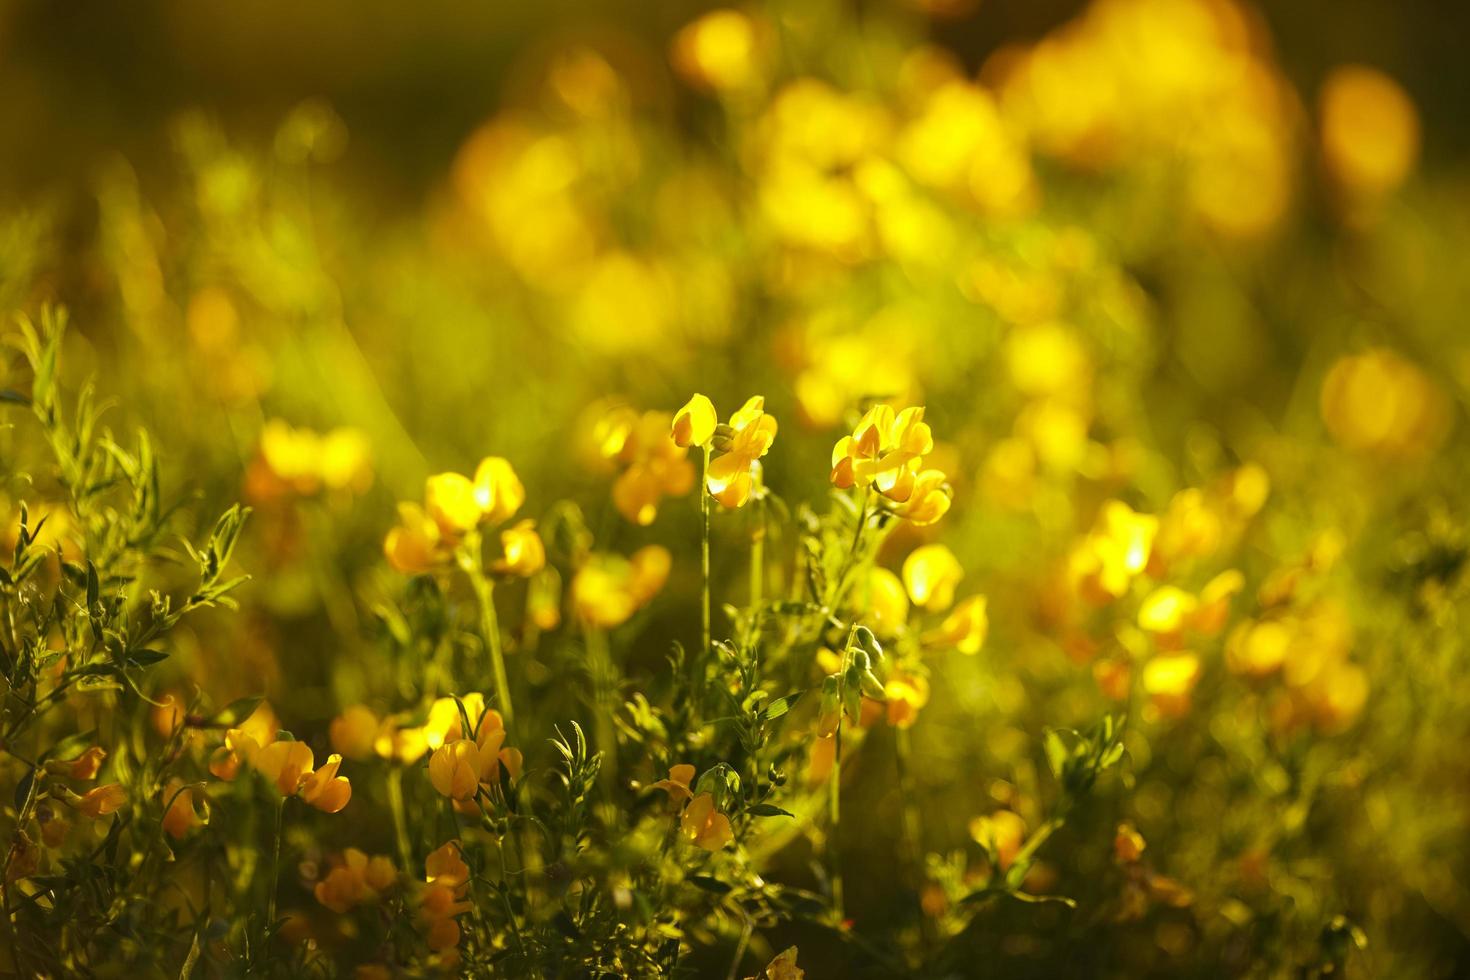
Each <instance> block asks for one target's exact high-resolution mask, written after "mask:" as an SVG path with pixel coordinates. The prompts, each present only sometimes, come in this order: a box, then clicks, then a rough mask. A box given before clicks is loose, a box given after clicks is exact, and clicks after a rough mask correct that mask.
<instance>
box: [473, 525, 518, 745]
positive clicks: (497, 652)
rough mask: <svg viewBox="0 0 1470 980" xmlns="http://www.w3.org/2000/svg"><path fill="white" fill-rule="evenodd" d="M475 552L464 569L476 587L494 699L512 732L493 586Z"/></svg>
mask: <svg viewBox="0 0 1470 980" xmlns="http://www.w3.org/2000/svg"><path fill="white" fill-rule="evenodd" d="M475 551H476V554H474V555H472V556H471V558H472V560H471V561H469V562H466V570H467V571H468V573H469V576H470V582H471V583H472V584H473V585H474V587H475V598H476V599H477V600H479V604H480V633H481V634H482V636H483V637H484V640H485V646H486V648H487V649H489V651H490V669H491V670H493V671H494V673H495V700H496V703H497V706H498V707H499V708H500V714H501V717H503V718H504V719H505V727H506V729H507V730H511V728H512V726H513V724H514V721H515V711H514V709H513V708H512V707H511V703H510V680H509V678H507V677H506V674H505V653H504V652H503V651H502V650H501V648H500V619H499V618H498V617H497V616H496V615H495V584H494V583H493V582H491V581H490V579H489V578H488V577H487V576H486V575H485V570H484V569H482V568H481V567H480V556H479V554H478V551H479V549H478V547H477V548H476V549H475Z"/></svg>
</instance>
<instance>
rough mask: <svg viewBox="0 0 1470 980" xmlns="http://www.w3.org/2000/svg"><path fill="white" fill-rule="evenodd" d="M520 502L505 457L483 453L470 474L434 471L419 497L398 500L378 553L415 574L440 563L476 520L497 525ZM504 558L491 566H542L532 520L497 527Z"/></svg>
mask: <svg viewBox="0 0 1470 980" xmlns="http://www.w3.org/2000/svg"><path fill="white" fill-rule="evenodd" d="M525 502H526V489H525V487H524V486H522V485H521V481H520V478H519V477H518V476H516V472H515V470H514V469H513V468H512V467H511V465H510V461H509V460H506V459H503V458H501V457H499V456H489V457H486V458H485V459H483V460H481V461H480V465H479V467H478V468H476V470H475V476H474V478H473V479H471V478H470V477H467V476H465V475H464V474H462V473H437V474H435V475H434V476H431V477H429V478H428V480H427V481H425V483H424V502H423V505H422V506H420V505H418V504H415V503H412V502H404V503H400V504H399V505H398V526H397V527H395V528H393V529H392V530H391V531H389V532H388V537H387V539H386V540H384V542H383V553H384V555H385V556H386V557H387V559H388V563H389V564H390V565H392V566H393V567H394V568H395V569H397V570H398V571H400V572H403V573H405V574H409V575H418V574H422V573H424V572H428V571H432V570H433V569H435V568H437V567H439V566H441V565H443V564H445V563H446V562H447V561H448V560H449V559H450V557H451V553H452V552H453V550H454V548H455V547H456V546H457V545H458V544H459V543H460V542H461V541H463V540H464V538H465V536H466V535H468V534H469V533H470V532H471V531H474V530H476V529H478V528H479V527H480V526H481V525H482V524H490V525H492V526H495V525H500V524H503V523H505V522H506V521H508V520H510V518H511V517H513V516H515V513H516V511H518V510H520V509H521V505H522V504H524V503H525ZM500 544H501V549H502V551H503V553H504V557H503V558H501V559H499V560H498V561H496V562H495V563H494V564H493V565H492V566H491V570H492V571H494V572H496V573H499V574H509V575H520V576H531V575H535V574H536V573H537V572H539V571H540V570H541V569H542V568H543V567H545V565H546V547H545V545H544V544H543V543H542V541H541V536H540V535H539V534H537V533H536V522H535V521H533V520H530V519H527V520H523V521H518V522H516V523H515V524H513V525H511V526H510V527H508V528H505V529H504V530H502V531H501V532H500Z"/></svg>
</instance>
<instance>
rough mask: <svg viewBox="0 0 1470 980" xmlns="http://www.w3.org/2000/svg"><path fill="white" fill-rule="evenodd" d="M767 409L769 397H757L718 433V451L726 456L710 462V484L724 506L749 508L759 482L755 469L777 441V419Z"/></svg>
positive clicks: (716, 441)
mask: <svg viewBox="0 0 1470 980" xmlns="http://www.w3.org/2000/svg"><path fill="white" fill-rule="evenodd" d="M765 407H766V400H765V398H763V397H762V396H760V395H754V396H752V397H751V398H750V399H749V400H748V401H746V403H745V404H744V405H742V406H741V407H740V409H739V411H737V412H735V414H734V415H731V416H730V422H729V425H727V426H723V427H720V428H717V429H716V430H715V435H714V437H713V438H714V445H715V448H717V449H720V450H723V453H722V455H720V456H718V457H716V458H715V460H714V461H713V462H712V463H710V466H709V477H708V480H707V481H706V482H707V484H708V489H709V493H710V496H711V497H714V498H715V499H716V500H718V501H719V502H720V505H721V506H722V507H730V508H735V507H743V506H745V502H746V501H747V500H749V499H750V493H751V490H752V488H753V487H754V482H755V478H754V476H753V475H752V473H751V469H752V467H753V466H754V465H755V463H756V460H758V459H760V458H761V457H762V456H764V455H765V454H766V453H767V452H769V451H770V449H771V443H773V442H775V440H776V428H777V426H776V418H775V416H773V415H767V414H766V410H765Z"/></svg>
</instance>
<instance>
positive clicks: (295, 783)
mask: <svg viewBox="0 0 1470 980" xmlns="http://www.w3.org/2000/svg"><path fill="white" fill-rule="evenodd" d="M242 764H248V765H250V766H252V767H253V768H254V769H255V770H256V771H257V772H259V773H260V774H261V775H262V776H264V777H265V778H266V779H267V780H268V781H269V782H271V783H274V784H275V787H276V789H278V790H279V791H280V793H281V795H282V796H299V797H300V798H301V799H302V801H303V802H305V803H308V804H310V805H311V806H314V807H316V808H317V809H318V810H321V811H323V812H325V813H337V812H339V811H340V810H341V809H342V808H343V807H345V806H346V805H347V801H348V800H350V799H352V784H351V783H350V782H348V780H347V777H346V776H339V775H337V770H338V769H339V768H340V767H341V765H342V757H341V756H340V755H337V754H335V753H333V754H332V755H330V756H328V757H327V761H326V764H325V765H323V766H322V767H321V768H320V769H317V768H315V765H316V756H315V755H314V754H313V753H312V751H311V746H309V745H307V744H306V743H305V742H294V741H287V740H276V741H272V742H270V743H269V744H267V745H261V744H260V743H259V742H257V741H256V740H255V738H254V737H253V736H251V735H248V734H246V733H245V732H244V731H243V730H241V729H239V728H231V729H229V730H228V731H226V732H225V744H224V745H222V746H220V747H219V749H217V750H216V751H215V753H214V755H213V756H211V757H210V760H209V771H210V772H212V773H213V774H214V775H215V776H216V777H218V778H220V779H223V780H226V781H230V780H233V779H234V778H235V777H236V776H238V775H239V773H240V767H241V765H242Z"/></svg>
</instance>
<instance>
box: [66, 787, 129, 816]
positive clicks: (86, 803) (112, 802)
mask: <svg viewBox="0 0 1470 980" xmlns="http://www.w3.org/2000/svg"><path fill="white" fill-rule="evenodd" d="M127 801H128V794H127V792H126V791H125V790H124V789H123V788H122V786H121V785H120V784H118V783H108V784H107V785H106V786H97V787H95V788H93V789H89V790H87V792H85V793H83V794H82V795H81V796H76V795H75V794H72V795H71V796H69V797H67V803H68V804H69V805H70V806H71V807H72V809H74V810H76V811H77V812H78V813H81V814H83V815H84V816H88V817H91V818H92V819H93V820H97V819H100V818H102V817H105V816H107V815H108V814H110V813H113V812H115V811H116V810H118V809H119V808H120V807H121V806H122V805H123V804H124V803H126V802H127Z"/></svg>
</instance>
